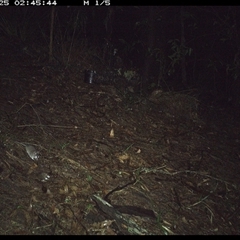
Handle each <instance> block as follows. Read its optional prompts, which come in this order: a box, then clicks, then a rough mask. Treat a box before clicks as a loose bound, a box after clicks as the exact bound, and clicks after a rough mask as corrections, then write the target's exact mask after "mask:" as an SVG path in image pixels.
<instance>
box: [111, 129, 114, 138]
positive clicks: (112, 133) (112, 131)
mask: <svg viewBox="0 0 240 240" xmlns="http://www.w3.org/2000/svg"><path fill="white" fill-rule="evenodd" d="M110 138H114V130H113V128H112V129H111V131H110Z"/></svg>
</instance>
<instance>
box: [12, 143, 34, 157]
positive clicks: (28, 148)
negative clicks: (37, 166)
mask: <svg viewBox="0 0 240 240" xmlns="http://www.w3.org/2000/svg"><path fill="white" fill-rule="evenodd" d="M16 143H18V144H21V145H22V146H24V147H25V149H26V152H27V154H28V156H29V157H30V158H31V159H32V160H34V161H36V160H38V159H39V151H37V150H36V148H35V147H33V146H32V145H30V144H25V143H22V142H16Z"/></svg>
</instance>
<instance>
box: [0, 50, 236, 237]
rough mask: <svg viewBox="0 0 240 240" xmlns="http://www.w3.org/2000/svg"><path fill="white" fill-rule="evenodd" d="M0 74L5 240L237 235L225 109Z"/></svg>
mask: <svg viewBox="0 0 240 240" xmlns="http://www.w3.org/2000/svg"><path fill="white" fill-rule="evenodd" d="M0 62H1V69H0V80H1V87H0V89H1V96H0V106H1V112H0V114H1V116H0V121H1V122H0V127H1V128H0V131H1V135H0V136H1V141H0V149H1V151H0V154H1V155H0V157H1V162H0V191H1V204H0V234H7V235H9V234H29V235H31V234H88V235H96V234H99V235H101V234H103V235H116V234H140V235H148V234H154V235H155V234H160V235H175V234H212V235H215V234H240V215H239V212H240V209H239V208H240V201H239V182H240V174H239V173H240V148H239V144H240V136H239V133H240V124H239V120H238V119H237V118H236V117H234V116H232V115H231V114H230V113H229V114H228V112H227V111H226V109H223V110H221V111H220V109H219V111H217V110H216V109H211V108H210V107H209V108H208V110H207V111H200V110H199V109H200V108H199V106H195V105H194V104H196V105H197V101H195V100H194V99H193V98H192V97H190V96H188V94H176V93H160V95H158V97H156V96H155V95H154V94H152V95H151V96H145V97H143V96H141V95H139V94H137V93H135V92H134V91H132V90H131V89H129V88H121V87H116V86H115V85H114V84H87V83H84V81H83V80H84V77H83V71H84V69H83V68H82V67H81V66H78V67H77V68H76V69H74V71H69V70H66V69H62V68H60V67H59V68H58V67H56V66H50V65H40V64H39V63H38V62H34V61H33V60H32V59H30V58H26V56H24V55H16V54H12V55H11V54H8V53H7V52H6V51H5V52H2V54H1V56H0ZM155 93H156V92H155ZM191 104H192V105H193V106H192V105H191ZM203 108H204V107H203ZM202 112H204V114H202ZM231 113H232V112H231ZM21 143H24V144H30V145H32V146H33V147H34V149H35V150H36V151H38V152H39V155H38V159H35V160H32V159H31V158H30V157H29V155H28V153H27V152H26V149H25V147H24V146H23V145H22V144H21Z"/></svg>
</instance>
